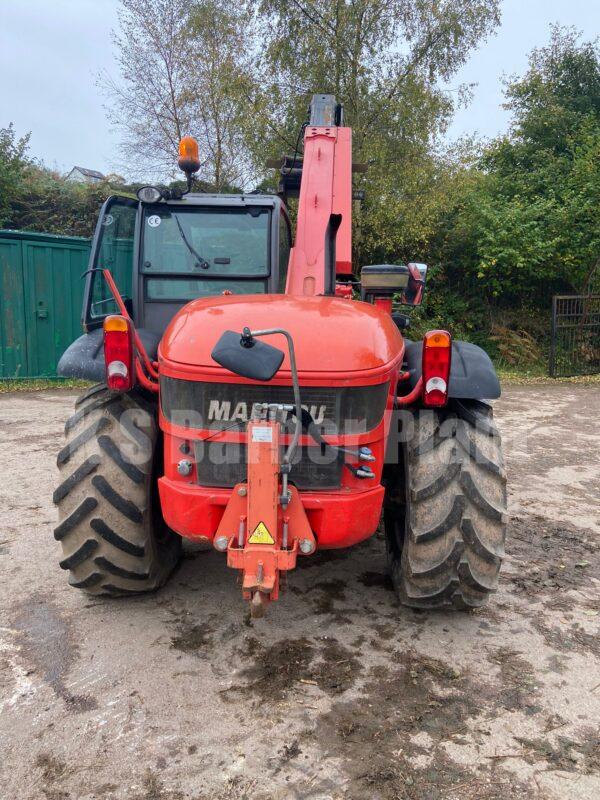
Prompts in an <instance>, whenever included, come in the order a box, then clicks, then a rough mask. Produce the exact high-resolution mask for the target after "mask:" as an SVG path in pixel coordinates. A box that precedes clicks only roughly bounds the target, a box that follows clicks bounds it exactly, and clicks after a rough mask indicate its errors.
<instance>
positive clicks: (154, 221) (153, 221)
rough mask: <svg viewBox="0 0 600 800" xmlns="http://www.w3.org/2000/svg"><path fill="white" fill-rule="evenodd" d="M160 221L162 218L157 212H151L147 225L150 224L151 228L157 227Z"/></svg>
mask: <svg viewBox="0 0 600 800" xmlns="http://www.w3.org/2000/svg"><path fill="white" fill-rule="evenodd" d="M161 222H162V220H161V218H160V217H159V216H158V214H152V216H151V217H148V225H150V227H151V228H158V226H159V225H160V223H161Z"/></svg>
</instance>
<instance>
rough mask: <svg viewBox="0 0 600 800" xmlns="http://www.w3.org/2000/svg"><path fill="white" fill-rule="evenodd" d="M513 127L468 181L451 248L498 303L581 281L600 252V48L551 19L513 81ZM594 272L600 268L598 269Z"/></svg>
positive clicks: (538, 300)
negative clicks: (543, 43)
mask: <svg viewBox="0 0 600 800" xmlns="http://www.w3.org/2000/svg"><path fill="white" fill-rule="evenodd" d="M506 95H507V101H508V102H507V106H508V108H510V109H511V111H512V112H513V121H512V126H511V130H510V132H509V133H508V134H507V135H506V136H503V137H500V138H499V139H497V140H496V141H494V142H492V143H491V144H490V145H489V147H487V148H486V150H485V151H484V153H483V157H482V159H481V161H480V167H481V169H482V174H481V176H480V179H479V180H478V181H476V182H475V183H474V184H472V185H471V186H470V187H469V191H468V193H467V196H466V197H465V198H464V200H463V201H462V208H461V212H460V214H459V219H458V220H457V231H459V232H460V234H461V235H460V236H457V237H456V240H455V243H454V247H455V248H456V247H458V248H459V249H458V251H455V252H454V253H451V254H450V259H451V261H453V262H454V263H456V262H457V260H458V257H459V256H463V258H464V256H465V254H466V259H464V260H463V261H462V264H461V267H462V269H463V271H464V274H465V275H467V276H468V278H469V280H470V281H472V283H473V285H474V286H476V287H478V290H480V291H483V292H484V293H485V294H486V295H487V296H489V297H490V299H491V300H492V301H493V302H496V303H499V304H507V303H509V302H521V301H522V299H523V298H528V299H529V300H530V301H531V302H533V303H534V304H537V305H538V306H541V305H547V304H548V302H549V298H550V296H551V294H553V293H555V292H558V291H564V290H583V289H585V288H586V287H587V286H588V285H589V282H590V279H591V278H592V277H593V274H594V269H595V266H596V264H597V263H598V259H599V258H600V246H599V245H600V217H599V216H598V213H597V208H598V205H597V204H598V199H599V191H600V190H599V186H600V158H599V155H600V50H599V49H598V46H597V44H596V43H590V42H585V43H581V42H580V37H579V35H578V34H577V33H576V32H574V31H573V30H570V29H567V30H565V29H561V28H554V29H553V31H552V38H551V42H550V44H549V45H548V46H547V47H545V48H542V49H539V50H534V51H533V53H532V55H531V57H530V63H529V70H528V71H527V73H526V74H525V75H524V76H523V77H522V78H520V79H519V78H514V79H512V80H511V81H510V82H509V83H508V85H507V89H506ZM596 272H597V271H596Z"/></svg>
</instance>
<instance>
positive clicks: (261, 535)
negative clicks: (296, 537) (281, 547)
mask: <svg viewBox="0 0 600 800" xmlns="http://www.w3.org/2000/svg"><path fill="white" fill-rule="evenodd" d="M248 543H249V544H275V542H274V541H273V537H272V536H271V534H270V533H269V529H268V528H267V526H266V525H265V523H264V522H259V523H258V525H257V526H256V528H254V531H253V532H252V536H251V537H250V538H249V539H248Z"/></svg>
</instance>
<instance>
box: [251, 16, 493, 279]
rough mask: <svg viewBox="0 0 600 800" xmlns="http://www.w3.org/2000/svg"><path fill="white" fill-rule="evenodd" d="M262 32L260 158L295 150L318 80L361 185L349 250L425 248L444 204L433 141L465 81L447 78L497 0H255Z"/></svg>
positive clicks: (373, 255) (377, 255)
mask: <svg viewBox="0 0 600 800" xmlns="http://www.w3.org/2000/svg"><path fill="white" fill-rule="evenodd" d="M250 5H251V6H252V7H253V8H254V10H255V14H256V18H257V27H258V30H259V33H260V34H261V36H262V40H263V41H264V43H265V45H266V46H265V48H264V50H263V57H262V59H261V60H260V62H259V68H260V79H259V81H258V86H257V88H256V90H255V96H254V99H255V113H254V115H253V116H254V120H255V124H254V132H255V135H254V137H253V139H252V143H251V144H250V145H249V147H250V149H251V150H252V149H253V154H254V158H255V167H256V169H257V171H260V168H261V166H262V165H263V164H264V161H265V160H266V158H272V157H274V156H277V155H280V154H281V152H282V149H284V148H285V149H287V150H288V151H293V146H294V142H295V140H296V135H297V132H298V130H299V128H300V125H301V123H302V122H303V121H304V120H305V119H306V108H307V106H308V102H309V100H310V95H311V94H312V93H314V92H327V93H331V94H335V95H336V97H337V99H338V101H339V102H342V103H343V104H344V110H345V124H347V125H349V126H351V127H352V128H353V149H354V160H355V161H359V162H364V163H367V164H368V165H369V170H368V173H367V174H366V176H364V177H362V178H358V177H357V178H356V184H357V187H359V188H365V189H366V191H367V201H366V203H365V205H364V207H363V210H362V213H361V215H360V218H359V217H358V216H357V225H360V235H359V236H357V237H356V245H357V246H356V253H355V256H356V257H355V261H357V262H360V263H365V262H368V261H371V262H372V261H374V260H375V261H376V260H381V259H385V260H389V261H395V260H398V259H402V258H413V259H415V258H418V257H424V256H425V255H426V253H427V252H428V249H429V243H430V239H431V235H432V233H433V232H434V231H435V228H436V222H437V219H438V216H439V212H440V210H441V207H442V204H443V191H440V187H441V186H442V184H444V183H445V177H444V169H445V163H444V160H443V159H442V160H440V159H438V158H436V157H435V147H436V144H437V143H438V142H439V139H440V135H441V134H442V133H443V132H444V131H445V130H446V128H447V125H448V123H449V121H450V119H451V117H452V114H453V112H454V109H455V104H456V102H457V100H459V99H461V98H463V97H464V91H465V87H459V90H458V91H457V92H456V93H455V92H451V91H448V90H446V89H445V87H444V84H445V83H447V82H448V81H449V80H451V79H452V78H453V77H454V76H455V74H456V72H457V71H458V69H459V68H460V67H461V66H462V64H464V62H465V61H466V59H467V58H468V55H469V53H470V52H471V51H472V49H473V48H474V47H475V46H476V45H477V44H478V43H480V42H481V41H482V40H484V39H485V38H486V37H487V36H488V35H489V34H490V33H491V32H492V31H493V30H494V28H495V26H496V25H497V24H498V22H499V3H498V2H497V0H475V2H473V0H445V2H436V3H431V2H429V0H350V1H348V0H252V1H251V2H250Z"/></svg>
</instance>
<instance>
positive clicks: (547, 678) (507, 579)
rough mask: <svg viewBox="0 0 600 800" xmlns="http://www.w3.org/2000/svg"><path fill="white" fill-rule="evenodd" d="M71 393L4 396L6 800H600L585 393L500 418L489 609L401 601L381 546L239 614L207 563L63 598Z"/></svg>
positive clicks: (593, 394) (596, 529) (359, 551)
mask: <svg viewBox="0 0 600 800" xmlns="http://www.w3.org/2000/svg"><path fill="white" fill-rule="evenodd" d="M72 402H73V396H72V395H69V394H66V393H62V392H58V391H56V392H45V393H39V394H17V395H0V441H1V443H2V452H3V458H2V466H1V467H0V470H1V474H0V509H1V510H2V518H1V519H2V527H1V528H0V568H1V570H2V572H1V575H2V581H1V582H0V797H1V798H2V800H16V799H17V798H18V799H19V800H40V798H42V800H43V798H46V800H67V798H71V799H72V800H87V798H103V799H106V800H110V799H111V798H113V799H116V798H118V799H119V800H121V798H127V800H168V799H169V800H176V799H177V798H190V800H201V799H204V798H206V799H207V800H208V798H210V799H211V800H217V799H218V798H221V800H225V798H252V800H267V799H269V800H275V799H276V798H277V799H279V798H286V799H287V798H311V800H317V798H322V799H323V800H325V798H331V799H332V800H333V799H334V798H348V800H363V798H364V800H377V798H381V800H438V798H439V800H442V799H443V800H471V798H473V799H474V798H477V800H493V799H495V798H497V800H508V798H524V797H527V798H552V799H553V800H554V799H560V800H565V798H568V799H570V798H578V799H579V798H580V799H581V800H584V799H589V800H596V799H597V798H598V797H600V728H599V725H598V721H599V720H600V636H599V635H598V629H599V623H600V614H599V612H600V580H599V578H600V570H599V565H600V549H599V543H600V455H599V453H600V428H599V427H598V419H599V418H600V391H599V389H598V386H567V385H562V386H550V387H548V386H539V387H531V386H529V387H513V388H509V389H507V390H506V391H505V395H504V398H503V399H502V401H500V402H499V403H498V405H497V414H498V419H499V423H500V427H501V430H502V432H503V434H504V437H505V449H506V456H507V462H508V470H509V489H510V500H511V512H512V514H513V519H512V522H511V526H510V532H509V541H508V543H507V550H508V553H509V557H508V559H507V562H506V567H505V569H504V571H503V577H502V580H501V589H500V591H499V592H498V594H497V595H496V596H495V597H494V599H493V601H492V603H491V604H490V606H489V607H488V608H487V609H485V610H482V611H480V612H477V613H474V614H439V613H419V614H417V613H415V612H411V611H408V610H406V609H403V608H401V607H399V606H398V604H397V603H396V601H395V599H394V595H393V594H392V592H391V591H390V588H389V586H388V583H387V579H386V577H385V569H384V553H383V541H382V540H381V539H377V538H376V539H373V540H372V541H371V542H368V543H366V544H365V545H363V546H361V547H358V548H355V549H353V550H352V551H349V552H348V553H333V554H327V553H325V554H323V555H321V556H317V557H315V558H313V559H312V560H309V559H307V560H305V561H304V562H303V563H304V568H302V569H299V570H297V572H296V573H295V574H293V575H292V577H291V578H290V581H289V590H288V592H287V593H286V595H285V596H284V597H283V599H282V601H281V602H280V603H278V604H277V605H276V606H275V607H273V608H272V609H270V611H269V614H268V616H267V618H266V619H264V620H260V621H257V622H254V623H253V624H251V623H250V622H249V620H247V619H246V616H245V610H244V607H243V606H242V604H241V600H240V596H239V589H238V588H237V587H236V585H235V575H233V574H232V573H231V571H229V570H228V569H227V568H226V567H225V565H224V562H223V558H222V557H220V556H218V555H217V554H215V553H212V552H211V553H206V552H199V551H196V552H188V553H187V555H186V558H185V560H184V562H183V564H182V566H181V568H180V569H179V571H178V572H177V574H176V575H175V576H174V578H173V579H172V581H171V583H170V584H169V585H168V586H167V588H166V589H164V590H162V591H161V592H159V593H158V594H156V595H153V596H148V597H142V598H135V599H126V600H112V601H110V602H108V601H105V600H101V601H99V600H93V599H90V598H86V596H85V595H82V594H80V593H78V592H76V591H74V590H72V589H70V588H69V587H68V586H67V584H66V579H65V575H64V573H63V572H62V571H61V570H60V569H59V568H58V566H57V562H58V559H59V550H60V548H59V547H58V545H57V543H56V542H55V541H54V539H53V537H52V528H53V526H54V520H55V511H54V508H53V506H52V504H51V499H50V498H51V493H52V489H53V487H54V484H55V480H56V468H55V464H54V459H55V454H56V451H57V450H58V448H59V446H60V443H61V441H62V423H63V421H64V419H65V417H66V416H67V414H68V412H69V409H70V407H71V405H72Z"/></svg>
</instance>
